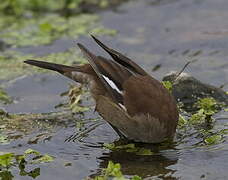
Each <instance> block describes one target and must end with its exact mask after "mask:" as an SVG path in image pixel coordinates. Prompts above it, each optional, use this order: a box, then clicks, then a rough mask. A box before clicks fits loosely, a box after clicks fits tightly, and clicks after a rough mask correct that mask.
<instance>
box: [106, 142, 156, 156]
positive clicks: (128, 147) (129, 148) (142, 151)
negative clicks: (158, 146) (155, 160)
mask: <svg viewBox="0 0 228 180" xmlns="http://www.w3.org/2000/svg"><path fill="white" fill-rule="evenodd" d="M103 146H104V148H106V149H109V150H112V151H121V150H122V151H125V152H129V153H134V154H136V155H143V156H148V155H153V154H154V153H153V152H152V151H151V150H150V149H146V148H142V147H136V146H135V144H124V145H115V144H114V143H111V144H104V145H103Z"/></svg>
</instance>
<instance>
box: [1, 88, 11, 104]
mask: <svg viewBox="0 0 228 180" xmlns="http://www.w3.org/2000/svg"><path fill="white" fill-rule="evenodd" d="M1 102H2V103H3V104H9V103H12V99H11V98H10V97H9V96H8V94H7V93H6V92H5V91H4V90H3V89H1V88H0V103H1Z"/></svg>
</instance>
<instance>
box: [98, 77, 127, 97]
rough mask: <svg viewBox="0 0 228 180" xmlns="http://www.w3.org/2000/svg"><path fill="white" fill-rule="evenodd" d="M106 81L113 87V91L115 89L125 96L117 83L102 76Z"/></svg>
mask: <svg viewBox="0 0 228 180" xmlns="http://www.w3.org/2000/svg"><path fill="white" fill-rule="evenodd" d="M102 76H103V78H104V79H105V81H106V82H107V83H108V84H109V86H111V87H112V89H115V90H116V91H117V92H118V93H120V94H123V92H122V91H120V90H119V88H118V87H117V86H116V85H115V83H114V82H113V81H112V80H110V79H109V78H108V77H107V76H104V75H102Z"/></svg>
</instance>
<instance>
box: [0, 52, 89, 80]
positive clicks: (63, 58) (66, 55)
mask: <svg viewBox="0 0 228 180" xmlns="http://www.w3.org/2000/svg"><path fill="white" fill-rule="evenodd" d="M26 59H37V60H43V61H49V62H54V63H59V64H66V65H72V64H74V63H76V64H82V63H86V62H87V61H86V60H85V59H84V58H83V57H82V56H81V55H80V51H79V50H78V49H76V48H71V49H68V50H67V51H65V52H58V53H50V54H48V55H45V56H41V57H37V56H35V55H32V54H24V53H21V52H18V51H5V52H0V65H1V68H0V80H7V79H13V78H16V77H18V76H22V75H25V74H34V73H36V72H47V70H42V69H40V68H37V67H33V66H29V65H26V64H25V63H23V61H24V60H26Z"/></svg>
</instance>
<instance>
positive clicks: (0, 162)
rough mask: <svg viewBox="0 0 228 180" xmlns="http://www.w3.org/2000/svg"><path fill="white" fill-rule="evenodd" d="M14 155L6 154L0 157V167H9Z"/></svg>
mask: <svg viewBox="0 0 228 180" xmlns="http://www.w3.org/2000/svg"><path fill="white" fill-rule="evenodd" d="M13 158H14V154H13V153H6V154H3V155H0V167H1V166H2V167H9V166H10V165H11V163H12V161H13Z"/></svg>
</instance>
